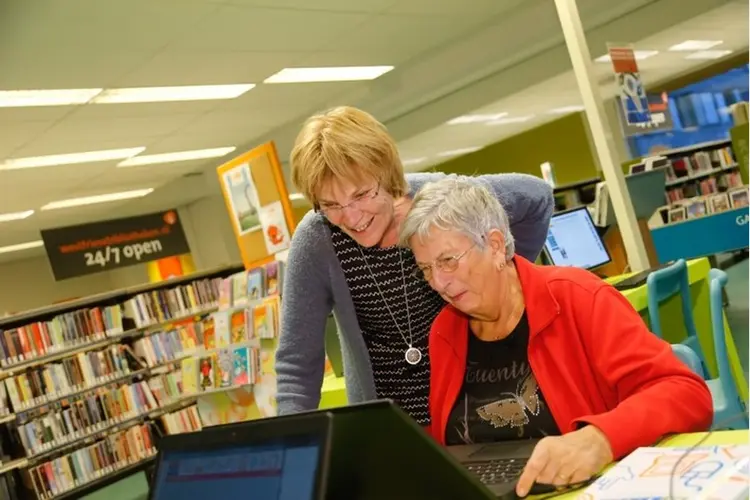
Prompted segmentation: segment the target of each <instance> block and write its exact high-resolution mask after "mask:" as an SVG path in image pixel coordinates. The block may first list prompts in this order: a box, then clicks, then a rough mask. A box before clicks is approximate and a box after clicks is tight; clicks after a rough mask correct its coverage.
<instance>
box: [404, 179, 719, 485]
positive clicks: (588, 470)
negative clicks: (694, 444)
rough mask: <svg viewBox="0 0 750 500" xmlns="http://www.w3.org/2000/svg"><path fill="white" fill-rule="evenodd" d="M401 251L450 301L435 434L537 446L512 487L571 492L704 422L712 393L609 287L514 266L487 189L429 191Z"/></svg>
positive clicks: (433, 406)
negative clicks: (410, 255) (603, 471)
mask: <svg viewBox="0 0 750 500" xmlns="http://www.w3.org/2000/svg"><path fill="white" fill-rule="evenodd" d="M400 242H401V244H402V245H405V246H408V247H409V248H411V250H412V252H413V253H414V257H415V259H416V261H417V266H418V274H420V275H421V276H423V277H424V278H425V279H426V280H427V281H428V282H429V284H430V286H431V287H432V288H433V289H435V290H436V291H437V292H438V293H440V295H441V296H442V297H443V298H444V299H445V300H446V301H447V305H446V306H445V308H444V309H443V310H442V311H441V312H440V313H439V314H438V316H437V318H436V319H435V321H434V322H433V324H432V327H431V330H430V333H429V340H428V350H429V355H430V360H431V363H432V370H431V375H430V390H429V403H428V406H429V412H430V419H431V422H432V425H431V428H430V432H431V433H432V434H433V436H434V438H435V439H436V440H437V441H439V442H440V443H441V444H443V445H456V444H478V443H484V442H496V441H505V440H513V439H519V438H521V439H523V438H541V440H540V441H539V442H538V443H537V444H536V446H535V449H534V452H533V454H532V457H531V458H530V460H529V462H528V464H527V465H526V468H525V470H524V472H523V474H522V475H521V478H520V479H519V482H518V486H517V490H516V491H517V493H518V494H519V495H521V496H524V495H526V494H527V492H528V491H529V489H530V488H531V486H532V485H533V483H535V482H539V483H545V484H554V485H559V486H560V485H567V484H575V483H579V482H582V481H585V480H587V479H588V478H590V477H591V476H593V475H595V474H597V473H598V472H600V471H601V469H602V468H603V467H604V466H606V465H607V464H608V463H610V462H612V461H613V460H615V459H618V458H620V457H623V456H624V455H626V454H628V453H630V452H632V451H633V450H635V449H636V448H638V447H640V446H648V445H651V444H653V443H655V442H656V441H657V440H659V439H660V438H661V437H662V436H664V435H666V434H671V433H682V432H693V431H704V430H707V429H708V428H709V426H710V425H711V420H712V416H713V408H712V403H711V395H710V393H709V391H708V388H707V386H706V384H705V383H704V381H703V380H702V379H701V378H700V377H698V376H696V375H695V374H694V373H693V372H692V371H690V370H689V369H688V368H687V367H686V366H684V365H683V364H682V363H681V362H680V361H679V360H678V359H677V358H676V357H675V356H674V355H673V354H672V350H671V347H670V345H669V344H667V343H666V342H664V341H662V340H661V339H659V338H658V337H657V336H656V335H654V334H652V333H651V332H649V330H648V329H647V327H646V325H645V324H644V322H643V320H642V319H641V317H640V316H639V315H638V313H637V312H636V311H635V310H634V309H633V308H632V307H631V305H630V304H629V303H628V302H627V300H626V299H625V298H624V297H623V296H622V295H621V294H620V293H619V292H618V291H617V290H615V289H614V288H613V287H611V286H610V285H608V284H607V283H605V282H604V281H602V280H601V279H599V278H598V277H596V276H595V275H593V274H591V273H589V272H588V271H584V270H581V269H576V268H570V267H555V266H538V265H536V264H533V263H532V262H530V261H528V260H526V259H524V258H523V257H521V256H519V255H516V254H515V252H514V241H513V236H512V235H511V233H510V231H509V230H508V217H507V216H506V214H505V211H504V210H503V207H502V206H501V205H500V203H498V202H497V200H496V199H495V198H494V197H493V196H492V195H491V194H490V193H489V192H488V191H487V190H486V189H485V188H484V187H482V186H481V185H478V184H472V183H468V182H465V181H462V180H456V179H444V180H440V181H437V182H434V183H429V184H426V185H425V186H424V187H423V188H422V189H421V190H420V191H419V192H418V193H417V195H416V196H415V198H414V201H413V204H412V206H411V209H410V211H409V213H408V214H407V215H406V218H405V220H404V223H403V226H402V229H401V233H400Z"/></svg>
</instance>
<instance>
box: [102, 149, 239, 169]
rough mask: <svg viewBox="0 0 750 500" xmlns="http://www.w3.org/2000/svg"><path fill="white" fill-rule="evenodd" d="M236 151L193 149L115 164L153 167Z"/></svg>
mask: <svg viewBox="0 0 750 500" xmlns="http://www.w3.org/2000/svg"><path fill="white" fill-rule="evenodd" d="M235 149H237V148H236V147H235V146H229V147H226V148H211V149H195V150H193V151H179V152H177V153H161V154H155V155H140V156H133V157H132V158H128V159H127V160H125V161H121V162H120V163H118V164H117V166H118V167H135V166H138V165H153V164H156V163H172V162H178V161H187V160H202V159H205V158H219V157H221V156H225V155H228V154H229V153H231V152H232V151H234V150H235Z"/></svg>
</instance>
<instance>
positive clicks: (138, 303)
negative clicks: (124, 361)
mask: <svg viewBox="0 0 750 500" xmlns="http://www.w3.org/2000/svg"><path fill="white" fill-rule="evenodd" d="M221 281H222V280H221V278H211V279H208V278H207V279H202V280H197V281H193V282H191V283H187V284H184V285H179V286H176V287H173V288H164V289H160V290H153V291H150V292H147V293H140V294H138V295H136V296H134V297H132V298H130V299H128V300H127V301H125V303H124V304H123V307H124V309H125V315H126V316H127V317H129V318H132V319H133V321H135V324H136V326H137V327H138V328H145V327H148V326H151V325H158V324H161V323H165V322H167V321H170V320H173V319H179V318H184V317H187V316H190V315H192V314H196V313H200V312H203V311H206V310H208V309H211V308H213V307H218V302H219V286H220V284H221Z"/></svg>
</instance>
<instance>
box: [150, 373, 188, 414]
mask: <svg viewBox="0 0 750 500" xmlns="http://www.w3.org/2000/svg"><path fill="white" fill-rule="evenodd" d="M148 386H149V388H150V389H151V394H153V395H154V399H156V402H157V403H158V404H159V406H166V405H168V404H171V403H173V402H175V401H177V400H178V399H179V398H181V397H182V396H183V393H184V391H183V386H182V373H181V370H175V371H173V372H169V373H164V374H162V375H155V376H153V377H151V378H149V379H148Z"/></svg>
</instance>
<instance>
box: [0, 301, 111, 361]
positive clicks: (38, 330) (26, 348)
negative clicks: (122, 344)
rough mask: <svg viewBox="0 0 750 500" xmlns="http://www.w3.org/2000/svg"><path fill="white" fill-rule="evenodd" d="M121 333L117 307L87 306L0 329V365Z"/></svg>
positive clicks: (56, 351)
mask: <svg viewBox="0 0 750 500" xmlns="http://www.w3.org/2000/svg"><path fill="white" fill-rule="evenodd" d="M122 333H123V318H122V313H121V311H120V307H119V306H107V307H90V308H86V309H79V310H77V311H71V312H67V313H63V314H59V315H57V316H54V317H53V318H52V319H50V320H48V321H35V322H32V323H29V324H27V325H23V326H20V327H17V328H10V329H5V330H0V367H2V368H7V367H11V366H12V365H14V364H17V363H21V362H23V361H28V360H32V359H34V358H37V357H41V356H46V355H49V354H55V353H59V352H63V351H66V350H69V349H74V348H76V347H79V346H81V345H85V344H90V343H94V342H98V341H102V340H105V339H107V338H108V337H113V336H117V335H119V334H122Z"/></svg>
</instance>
